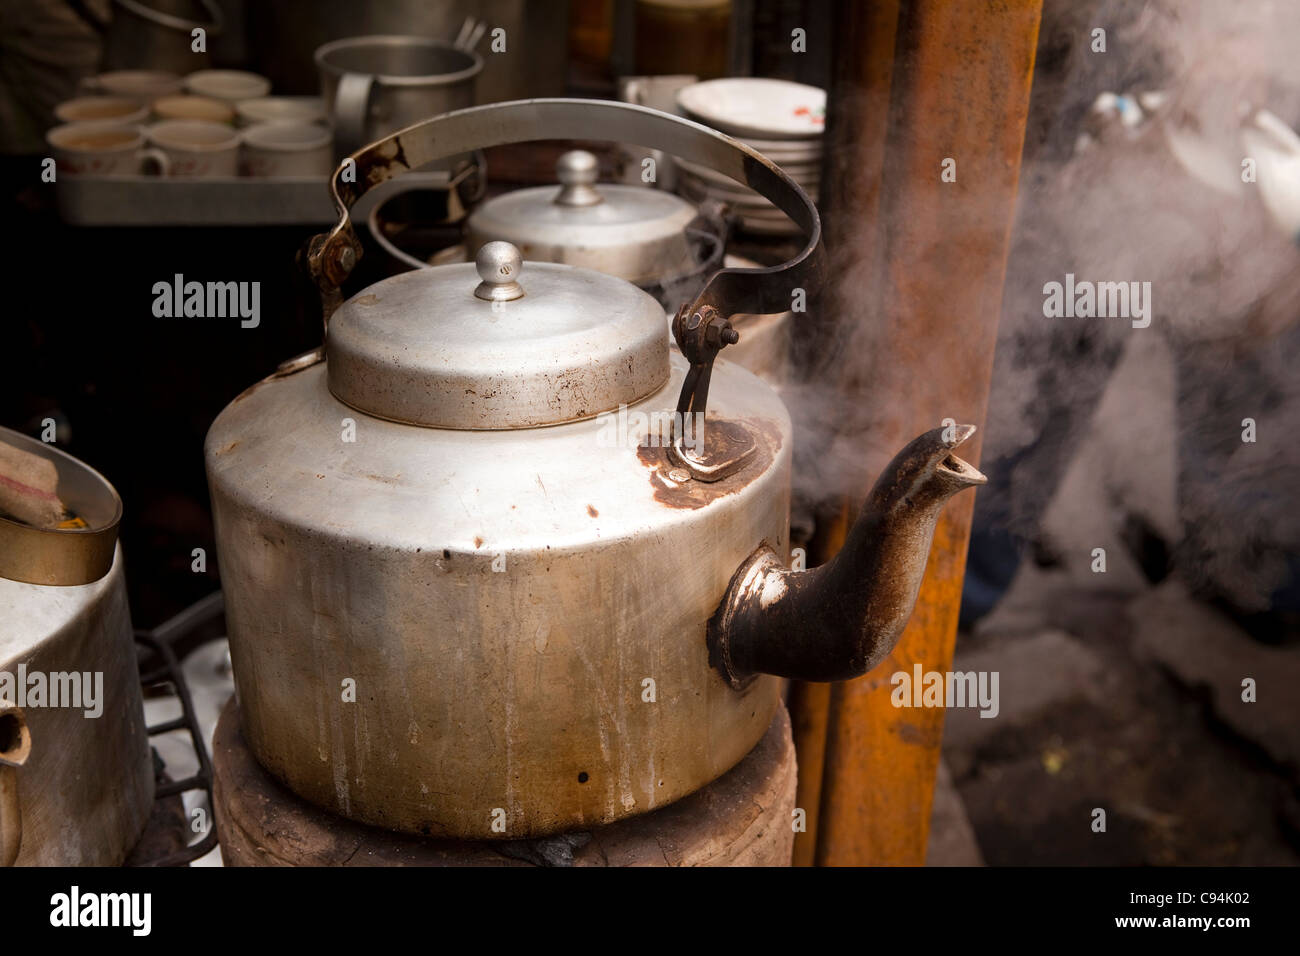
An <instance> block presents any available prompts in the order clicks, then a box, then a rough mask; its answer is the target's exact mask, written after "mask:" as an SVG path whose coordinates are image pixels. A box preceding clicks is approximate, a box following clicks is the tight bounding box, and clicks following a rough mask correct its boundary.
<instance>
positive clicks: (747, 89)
mask: <svg viewBox="0 0 1300 956" xmlns="http://www.w3.org/2000/svg"><path fill="white" fill-rule="evenodd" d="M677 106H678V108H679V109H680V110H681V112H682V114H683V115H685V116H686V117H687V118H689V119H693V120H695V121H696V122H697V123H703V124H704V125H706V126H712V127H713V128H714V129H716V130H718V131H719V132H722V133H726V134H727V135H728V136H732V137H735V138H736V139H739V140H741V141H743V142H744V143H746V144H747V145H749V146H751V147H753V148H754V149H756V150H758V151H759V152H760V153H762V154H763V155H764V156H766V157H767V158H768V159H770V160H772V162H774V163H776V164H777V165H778V166H780V167H781V169H782V170H784V171H785V173H786V174H787V175H789V176H790V178H791V179H793V180H794V181H795V182H797V183H798V184H799V185H800V186H802V187H803V189H804V191H805V192H807V193H808V195H809V196H810V197H812V199H813V200H814V201H816V199H817V195H818V188H819V187H820V186H821V164H822V138H823V137H822V132H823V129H824V127H825V123H826V92H825V90H820V89H818V88H817V87H815V86H805V85H804V84H802V83H790V82H787V81H786V80H769V79H764V78H761V77H734V78H730V79H722V80H707V81H705V82H703V83H693V84H691V85H690V86H685V87H682V89H680V90H678V92H677ZM677 168H678V187H677V188H678V192H680V193H681V194H682V195H683V196H685V197H686V198H688V199H690V200H691V201H693V202H702V201H704V200H707V199H713V200H717V201H718V202H723V203H726V204H727V205H728V206H730V207H731V209H732V210H733V211H734V212H735V213H736V215H737V216H738V217H739V219H740V227H741V228H742V229H744V230H745V231H747V232H751V233H758V234H762V235H792V234H795V233H798V232H799V227H798V226H796V225H795V224H794V223H793V222H792V221H791V220H790V219H789V217H787V216H786V214H785V213H783V212H782V211H781V210H779V209H777V208H776V207H775V206H774V205H772V204H771V203H770V202H768V201H767V200H766V199H764V198H763V197H762V196H760V195H759V194H758V193H756V192H754V191H753V190H752V189H749V188H748V187H746V186H742V185H740V184H739V183H736V182H734V181H733V180H731V179H729V178H727V177H726V176H723V175H722V174H721V173H717V172H714V171H713V170H711V169H708V168H707V167H704V166H700V165H699V164H697V163H691V162H687V161H686V160H684V159H678V160H677Z"/></svg>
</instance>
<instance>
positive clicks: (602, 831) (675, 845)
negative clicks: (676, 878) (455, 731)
mask: <svg viewBox="0 0 1300 956" xmlns="http://www.w3.org/2000/svg"><path fill="white" fill-rule="evenodd" d="M212 764H213V776H214V781H213V803H214V816H215V818H216V827H217V834H218V838H219V840H220V844H221V855H222V858H223V860H224V861H225V865H226V866H527V865H530V864H532V865H538V864H541V865H558V866H647V865H648V866H789V865H790V854H791V850H792V848H793V846H794V831H793V828H792V826H791V820H792V818H793V817H792V814H793V811H794V804H795V754H794V742H793V739H792V737H791V734H790V716H789V714H787V713H786V710H785V707H784V706H780V707H778V708H777V712H776V716H775V717H774V718H773V720H772V724H771V726H770V727H769V728H768V730H767V733H766V734H764V735H763V737H762V739H761V740H760V741H759V742H758V744H757V745H756V746H755V747H754V749H753V750H752V751H750V752H749V754H748V755H746V756H745V757H744V758H743V759H742V760H741V761H740V763H738V764H737V765H736V766H735V767H733V768H732V769H731V770H730V771H728V772H727V773H725V774H723V775H722V776H721V777H719V778H718V779H717V780H715V781H713V782H712V783H710V784H709V785H707V786H706V787H704V788H703V789H701V790H698V791H697V792H695V793H693V794H691V795H689V796H687V797H683V798H682V799H681V800H678V801H677V802H676V803H672V804H670V805H668V806H666V807H663V808H661V809H659V810H655V811H652V812H650V813H647V814H643V815H641V816H636V817H631V818H628V819H626V820H620V821H618V822H616V823H612V824H609V825H607V826H603V827H597V828H592V829H590V830H586V831H582V832H581V833H569V834H561V835H560V836H558V837H551V838H548V839H544V840H532V841H520V842H518V843H501V842H497V841H483V842H477V841H454V840H429V839H422V838H419V837H415V836H409V835H406V834H401V833H394V832H391V831H388V830H383V829H379V828H377V827H370V826H366V825H364V824H360V823H355V822H353V821H351V820H346V819H344V818H342V817H338V816H335V815H334V814H331V813H328V812H326V811H324V810H322V809H320V808H319V807H316V806H313V805H312V804H310V803H308V802H306V801H305V800H303V799H301V798H300V797H298V796H296V795H295V794H293V793H291V792H290V791H289V790H288V789H286V788H285V787H284V786H283V785H282V784H280V783H279V782H278V781H277V780H276V779H275V778H274V777H272V776H271V775H270V774H269V773H267V772H266V770H264V769H263V768H262V766H261V765H260V764H259V763H258V762H257V760H256V758H254V756H253V753H252V751H251V750H250V749H249V748H248V744H247V743H246V742H245V741H244V738H243V735H242V734H241V732H240V728H239V711H238V708H236V707H235V705H234V700H233V699H232V700H231V701H230V702H229V703H227V704H226V707H225V709H224V710H223V711H222V714H221V719H220V722H219V723H218V724H217V729H216V734H215V735H214V739H213V745H212Z"/></svg>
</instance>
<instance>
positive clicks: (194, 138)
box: [148, 120, 240, 179]
mask: <svg viewBox="0 0 1300 956" xmlns="http://www.w3.org/2000/svg"><path fill="white" fill-rule="evenodd" d="M148 134H149V141H150V142H151V143H153V145H154V146H155V147H157V148H158V149H161V150H162V151H163V152H164V153H166V154H167V159H168V160H169V161H170V164H171V170H170V172H169V175H171V176H178V177H187V178H192V179H214V178H222V177H229V176H237V175H238V174H239V140H240V137H239V133H237V132H236V131H235V130H234V129H233V128H232V127H230V126H227V125H225V124H224V123H212V122H209V121H208V120H163V121H162V122H161V123H154V124H153V125H152V126H150V127H149V130H148Z"/></svg>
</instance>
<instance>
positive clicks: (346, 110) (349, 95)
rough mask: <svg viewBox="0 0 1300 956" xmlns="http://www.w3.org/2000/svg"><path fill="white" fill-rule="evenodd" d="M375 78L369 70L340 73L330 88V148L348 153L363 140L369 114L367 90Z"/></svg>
mask: <svg viewBox="0 0 1300 956" xmlns="http://www.w3.org/2000/svg"><path fill="white" fill-rule="evenodd" d="M374 85H375V78H374V76H373V75H372V74H370V73H344V74H343V76H341V77H340V78H339V85H338V86H337V87H335V89H334V115H333V117H332V119H333V123H334V148H335V149H336V150H337V152H335V154H334V155H335V156H337V155H338V154H339V153H340V152H342V153H351V152H353V151H354V150H357V149H360V148H361V146H362V145H363V144H364V143H365V141H366V118H367V117H368V116H369V115H370V91H371V90H372V89H373V88H374Z"/></svg>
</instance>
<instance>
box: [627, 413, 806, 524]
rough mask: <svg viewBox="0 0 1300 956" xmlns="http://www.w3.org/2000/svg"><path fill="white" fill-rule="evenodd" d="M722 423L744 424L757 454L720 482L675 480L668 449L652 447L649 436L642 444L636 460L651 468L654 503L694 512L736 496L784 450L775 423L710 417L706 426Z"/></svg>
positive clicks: (758, 419) (760, 420) (651, 437)
mask: <svg viewBox="0 0 1300 956" xmlns="http://www.w3.org/2000/svg"><path fill="white" fill-rule="evenodd" d="M721 421H727V422H728V423H729V424H731V425H733V426H735V425H743V426H744V428H745V430H746V431H747V432H749V434H750V435H751V436H752V437H753V438H754V445H755V451H754V454H753V455H752V456H751V457H750V459H749V461H747V462H745V465H744V466H743V467H742V468H741V469H740V470H739V471H737V472H736V473H735V474H733V475H728V476H727V477H726V478H722V479H720V480H719V481H700V480H699V479H698V478H692V479H690V480H689V481H684V482H676V481H673V480H672V479H671V478H669V477H668V473H669V472H670V471H672V470H673V468H675V467H676V466H675V465H673V463H672V462H671V461H670V460H669V458H668V449H667V448H664V447H659V446H658V445H654V444H651V442H652V440H653V439H654V438H655V437H657V436H650V437H647V438H646V440H645V441H644V442H642V443H641V445H640V446H639V447H638V448H637V451H636V457H637V459H638V460H639V461H640V462H641V464H643V465H645V466H646V467H647V468H649V469H650V487H651V488H652V489H653V491H654V498H655V501H657V502H659V503H660V504H661V505H664V506H665V507H668V508H684V509H686V510H689V511H694V510H697V509H699V508H703V507H705V506H706V505H708V504H711V503H712V502H714V501H717V500H718V499H719V498H724V497H726V496H727V495H732V494H735V493H736V492H738V491H740V490H741V489H743V488H745V487H746V486H747V485H749V484H750V482H752V481H753V480H754V479H755V478H757V477H758V476H759V475H761V474H763V473H764V472H766V471H767V469H768V468H769V467H770V466H771V464H772V460H773V459H774V458H775V457H776V453H777V452H778V451H780V450H781V431H780V429H779V428H778V427H777V425H776V423H775V422H773V421H771V420H769V419H763V418H741V419H715V418H709V420H708V422H707V423H706V424H705V426H704V427H705V428H706V429H707V428H708V427H709V425H710V424H715V423H717V422H721Z"/></svg>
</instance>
